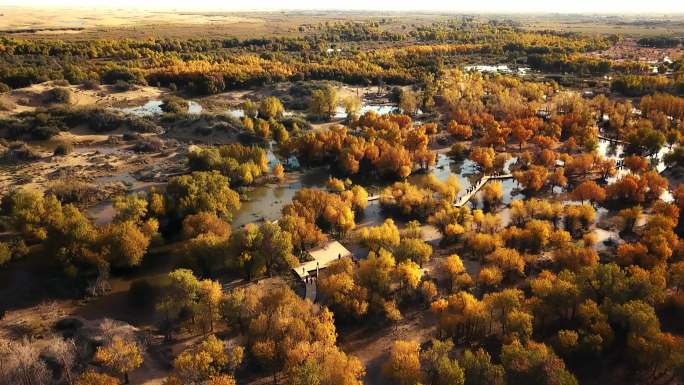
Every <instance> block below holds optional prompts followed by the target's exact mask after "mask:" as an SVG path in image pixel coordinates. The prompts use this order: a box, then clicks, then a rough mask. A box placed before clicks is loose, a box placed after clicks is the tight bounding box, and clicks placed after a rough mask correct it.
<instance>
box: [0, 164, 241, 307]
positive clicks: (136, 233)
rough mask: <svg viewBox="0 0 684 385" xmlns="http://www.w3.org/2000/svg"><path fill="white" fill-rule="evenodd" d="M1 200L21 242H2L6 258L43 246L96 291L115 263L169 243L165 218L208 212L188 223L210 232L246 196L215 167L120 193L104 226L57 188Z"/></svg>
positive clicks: (133, 261) (126, 263)
mask: <svg viewBox="0 0 684 385" xmlns="http://www.w3.org/2000/svg"><path fill="white" fill-rule="evenodd" d="M1 206H2V215H3V217H4V218H5V219H6V223H7V224H8V226H9V228H10V229H12V230H13V231H14V232H16V236H15V238H16V240H14V241H12V242H11V243H10V244H5V243H2V246H0V251H1V252H2V253H1V254H2V258H1V259H2V260H3V262H7V260H8V259H9V257H8V256H13V257H19V256H22V255H25V254H26V253H27V252H28V250H29V249H28V248H27V245H28V246H32V247H33V246H34V245H35V246H36V247H37V249H36V250H35V252H38V253H42V254H44V255H46V256H49V257H51V258H52V260H53V261H54V262H57V263H58V266H61V269H63V271H64V273H65V274H66V275H67V276H68V277H72V278H81V279H83V280H84V281H88V282H90V287H89V290H92V291H94V292H95V293H101V292H102V290H105V289H106V280H107V278H108V275H109V270H110V268H129V267H135V266H138V265H140V264H141V262H142V260H143V258H144V256H145V255H146V254H147V252H148V250H149V248H150V246H151V245H152V244H153V243H159V242H161V241H162V239H161V236H160V234H159V230H160V223H161V224H163V225H164V226H165V229H167V230H172V229H174V228H177V226H178V225H177V224H179V223H181V222H183V220H184V219H187V217H188V216H192V215H195V214H199V213H206V214H207V216H204V217H201V218H200V219H197V218H196V217H193V218H194V219H195V221H194V222H193V221H192V219H190V220H189V223H190V224H189V225H188V226H192V227H193V228H194V230H192V231H194V232H197V233H199V232H202V233H204V232H205V231H204V230H203V229H205V228H207V227H209V228H212V229H214V228H215V227H216V226H217V225H216V223H218V222H220V223H224V222H229V221H230V220H231V218H232V215H233V213H235V211H236V210H237V209H238V208H239V207H240V198H239V195H238V194H237V193H236V192H235V191H233V190H232V189H230V187H229V184H228V179H227V178H226V177H224V176H222V175H221V174H219V173H218V172H215V171H214V172H194V173H192V174H189V175H183V176H179V177H175V178H172V179H171V180H170V181H169V183H168V185H167V186H166V188H165V190H164V191H163V192H162V191H159V190H151V191H149V192H148V193H144V194H132V195H126V196H117V197H115V198H114V199H113V206H114V211H115V214H114V217H113V220H112V222H111V223H109V224H107V225H104V226H97V225H95V224H94V223H93V222H92V221H91V220H90V219H89V218H88V217H87V216H86V215H85V214H84V213H83V212H82V211H81V210H79V209H78V208H77V207H76V206H75V205H74V204H71V203H68V204H67V203H62V202H61V201H60V200H59V199H58V198H57V197H56V196H55V195H53V194H43V193H40V192H35V191H30V190H22V189H17V190H13V191H11V192H10V193H8V194H7V195H5V196H4V197H3V199H2V205H1ZM226 226H227V224H226ZM228 228H229V227H228ZM188 231H191V230H188ZM212 231H217V232H218V230H212Z"/></svg>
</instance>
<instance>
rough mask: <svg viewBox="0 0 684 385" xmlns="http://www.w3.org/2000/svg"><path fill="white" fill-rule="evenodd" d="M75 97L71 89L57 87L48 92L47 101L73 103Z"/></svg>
mask: <svg viewBox="0 0 684 385" xmlns="http://www.w3.org/2000/svg"><path fill="white" fill-rule="evenodd" d="M73 97H74V96H73V93H72V92H71V90H70V89H68V88H64V87H55V88H53V89H51V90H48V91H47V92H46V95H45V101H46V102H48V103H59V104H71V102H72V101H73Z"/></svg>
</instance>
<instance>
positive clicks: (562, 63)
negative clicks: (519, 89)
mask: <svg viewBox="0 0 684 385" xmlns="http://www.w3.org/2000/svg"><path fill="white" fill-rule="evenodd" d="M527 64H528V65H529V66H530V67H532V68H534V69H536V70H540V71H545V72H555V73H572V74H577V75H605V74H608V73H611V72H618V73H622V74H644V73H647V72H648V71H649V70H650V67H649V65H648V64H646V63H640V62H636V61H632V62H630V61H627V62H625V61H613V60H608V59H599V58H593V57H589V56H585V55H579V54H573V55H558V54H545V55H539V54H533V55H529V56H527Z"/></svg>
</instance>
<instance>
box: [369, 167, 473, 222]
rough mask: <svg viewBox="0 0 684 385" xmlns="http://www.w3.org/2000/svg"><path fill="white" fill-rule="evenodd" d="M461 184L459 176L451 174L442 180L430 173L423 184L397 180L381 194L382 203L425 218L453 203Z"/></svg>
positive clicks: (412, 215) (402, 214)
mask: <svg viewBox="0 0 684 385" xmlns="http://www.w3.org/2000/svg"><path fill="white" fill-rule="evenodd" d="M460 190H461V185H460V183H459V181H458V178H456V177H455V176H453V175H452V176H450V177H449V178H447V180H445V181H442V180H440V179H439V178H437V177H436V176H435V175H434V174H430V175H428V176H427V177H426V178H425V180H424V181H423V186H418V185H415V184H412V183H410V182H396V183H394V184H393V185H391V186H389V187H387V188H385V189H384V190H383V191H382V193H381V194H380V204H381V205H382V207H383V208H384V209H385V210H387V211H390V212H394V213H396V214H399V215H401V216H403V217H407V218H413V219H425V218H426V217H427V216H428V215H430V214H431V213H433V212H435V211H437V210H438V209H439V208H441V207H448V206H450V205H452V204H453V203H454V202H455V200H456V196H457V195H458V193H459V191H460Z"/></svg>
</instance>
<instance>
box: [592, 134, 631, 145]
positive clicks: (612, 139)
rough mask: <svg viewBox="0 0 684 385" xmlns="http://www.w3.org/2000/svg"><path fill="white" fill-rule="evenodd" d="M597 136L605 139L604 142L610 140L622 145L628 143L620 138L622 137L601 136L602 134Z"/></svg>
mask: <svg viewBox="0 0 684 385" xmlns="http://www.w3.org/2000/svg"><path fill="white" fill-rule="evenodd" d="M598 138H599V139H601V140H605V141H606V142H611V143H615V144H621V145H623V146H626V145H629V142H628V141H626V140H622V139H617V138H609V137H607V136H603V135H599V136H598Z"/></svg>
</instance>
